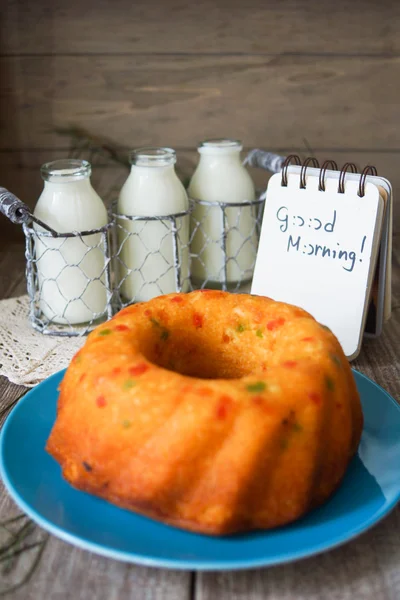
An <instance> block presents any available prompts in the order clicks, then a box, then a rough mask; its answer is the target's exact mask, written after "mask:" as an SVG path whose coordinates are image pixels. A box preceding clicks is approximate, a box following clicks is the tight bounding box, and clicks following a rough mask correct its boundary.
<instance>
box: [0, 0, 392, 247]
mask: <svg viewBox="0 0 400 600" xmlns="http://www.w3.org/2000/svg"><path fill="white" fill-rule="evenodd" d="M1 6H2V16H1V25H0V75H1V76H0V185H5V186H6V187H9V188H10V189H11V190H12V191H14V192H15V193H16V194H17V195H19V196H20V197H21V198H22V199H23V200H25V201H26V202H27V203H28V204H30V205H31V206H33V205H34V203H35V200H36V198H37V196H38V194H39V193H40V189H41V180H40V177H39V171H38V167H39V166H40V164H41V163H42V162H45V161H47V160H53V159H55V158H58V157H61V156H65V155H66V154H67V153H68V149H69V145H70V144H69V139H68V137H66V136H65V135H61V134H60V133H59V132H58V129H59V128H65V127H71V126H78V127H83V128H85V129H86V130H88V131H89V132H90V133H91V134H93V135H100V134H101V135H104V136H106V137H107V138H108V139H110V140H112V141H113V142H114V143H116V144H117V145H118V146H120V147H122V148H125V149H127V148H131V147H137V146H141V145H168V146H172V147H174V148H176V149H177V151H178V157H179V162H180V166H181V171H182V172H184V174H185V176H188V175H190V173H191V170H192V168H193V165H194V164H195V162H196V152H195V150H194V148H195V146H196V144H197V142H198V141H199V140H201V139H203V138H205V137H216V136H230V137H236V138H240V139H242V140H243V142H244V144H245V146H246V147H247V148H254V147H263V148H266V149H270V150H275V151H277V152H281V153H283V154H287V153H289V152H290V151H297V152H300V153H302V155H303V156H305V155H307V154H309V152H308V150H307V147H311V148H312V149H313V151H314V153H315V154H316V155H317V157H318V158H319V159H321V160H322V159H325V158H334V159H335V160H337V162H338V163H339V164H340V165H341V164H343V163H344V162H345V161H346V160H352V161H354V162H356V163H357V164H358V165H360V166H364V165H365V164H375V165H376V166H377V167H378V170H379V172H380V173H381V174H382V175H384V176H387V177H388V178H389V179H391V181H392V182H393V184H394V186H395V189H396V187H397V184H400V170H399V167H398V165H399V158H400V130H399V122H400V110H399V108H400V106H399V97H400V94H399V92H400V84H399V81H400V36H399V35H398V32H399V26H400V3H399V2H397V1H396V0H392V1H386V0H381V1H380V2H376V1H375V0H371V1H367V0H337V1H336V2H332V1H331V0H319V1H318V0H285V2H282V1H281V0H247V1H246V2H243V1H241V2H238V1H237V0H200V1H198V2H188V1H187V0H153V1H150V2H149V1H148V0H137V1H134V0H116V1H114V2H110V1H109V0H85V2H82V1H80V0H71V1H70V2H65V1H64V0H36V1H35V2H31V1H29V0H3V2H2V4H1ZM105 177H106V179H107V178H110V179H111V178H114V179H115V178H116V177H117V173H114V171H113V169H111V170H110V169H109V170H107V172H106V175H105ZM257 181H258V183H259V184H262V185H263V184H265V182H266V177H265V175H264V174H263V173H261V174H260V173H258V174H257ZM5 226H6V222H5V220H4V219H3V218H1V221H0V227H1V228H2V231H4V229H5ZM17 229H18V228H15V227H14V228H13V229H12V232H13V233H12V235H16V234H17ZM18 231H19V230H18Z"/></svg>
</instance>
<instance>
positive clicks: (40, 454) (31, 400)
mask: <svg viewBox="0 0 400 600" xmlns="http://www.w3.org/2000/svg"><path fill="white" fill-rule="evenodd" d="M354 375H355V378H356V381H357V386H358V389H359V391H360V394H361V399H362V405H363V409H364V416H365V427H364V432H363V436H362V440H361V445H360V449H359V452H358V454H357V456H356V457H355V458H354V459H353V461H352V463H351V465H350V467H349V469H348V471H347V474H346V476H345V479H344V481H343V483H342V485H341V487H340V489H339V490H338V491H337V493H336V494H335V495H334V496H333V498H332V499H331V500H330V501H329V502H328V503H327V504H325V505H324V506H323V507H321V508H319V509H317V510H314V511H313V512H312V513H310V514H309V515H308V516H307V517H305V518H303V519H301V520H300V521H298V522H296V523H294V524H292V525H290V526H287V527H282V528H280V529H276V530H274V531H269V532H268V531H267V532H257V533H249V534H246V535H235V536H230V537H218V538H215V537H208V536H204V535H197V534H193V533H188V532H186V531H181V530H179V529H176V528H174V527H169V526H166V525H162V524H160V523H157V522H156V521H153V520H152V519H148V518H146V517H142V516H139V515H135V514H134V513H131V512H129V511H126V510H122V509H120V508H117V507H115V506H113V505H112V504H108V503H107V502H105V501H104V500H101V499H99V498H96V497H95V496H90V495H89V494H86V493H84V492H79V491H77V490H75V489H73V488H72V487H70V486H69V485H68V484H67V483H66V482H65V481H64V480H63V478H62V476H61V471H60V467H59V465H58V464H57V463H56V462H55V461H54V460H53V459H52V458H51V457H50V456H49V455H48V454H47V453H46V452H45V450H44V446H45V443H46V440H47V437H48V435H49V433H50V429H51V427H52V425H53V423H54V420H55V416H56V402H57V396H58V393H57V386H58V384H59V382H60V381H61V379H62V376H63V372H60V373H57V374H55V375H53V376H52V377H50V378H49V379H47V380H46V381H44V382H43V383H41V384H40V385H38V386H37V387H36V388H35V389H33V390H31V391H30V392H28V393H27V394H26V396H24V397H23V398H22V399H21V400H20V401H19V402H18V404H17V405H16V407H15V408H14V410H13V411H12V412H11V414H10V416H9V417H8V419H7V421H6V423H5V425H4V427H3V429H2V432H1V438H0V452H1V454H0V472H1V475H2V478H3V480H4V483H5V485H6V487H7V489H8V491H9V493H10V494H11V496H12V497H13V498H14V500H15V502H16V503H17V504H18V505H19V506H20V508H21V509H22V510H23V511H24V512H25V513H27V514H28V515H29V516H30V517H31V518H32V519H33V520H34V521H36V522H37V523H38V524H39V525H40V526H41V527H43V528H44V529H47V530H48V531H50V532H51V533H53V534H54V535H56V536H58V537H59V538H61V539H62V540H64V541H66V542H70V543H71V544H75V545H76V546H79V547H81V548H84V549H86V550H90V551H92V552H96V553H98V554H103V555H104V556H108V557H111V558H114V559H118V560H124V561H129V562H135V563H141V564H144V565H150V566H157V567H169V568H177V569H200V570H223V569H245V568H246V569H247V568H252V567H261V566H267V565H275V564H278V563H283V562H289V561H293V560H296V559H299V558H304V557H306V556H310V555H312V554H317V553H319V552H323V551H325V550H328V549H329V548H333V547H334V546H338V545H339V544H343V543H344V542H347V541H348V540H350V539H352V538H354V537H355V536H357V535H359V534H360V533H362V532H363V531H366V530H367V529H368V528H369V527H371V526H372V525H374V524H375V523H377V521H379V520H380V519H382V517H384V516H385V515H387V514H388V512H389V511H390V510H391V509H392V508H393V507H394V506H395V504H396V503H397V501H398V500H399V498H400V408H399V406H398V405H397V403H396V402H395V401H394V400H393V398H391V397H390V396H389V395H388V394H387V393H386V392H385V391H384V390H383V389H382V388H381V387H379V386H378V385H376V384H375V383H373V382H372V381H371V380H370V379H368V378H367V377H365V376H364V375H361V374H360V373H357V372H354Z"/></svg>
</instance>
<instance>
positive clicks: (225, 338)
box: [222, 333, 231, 344]
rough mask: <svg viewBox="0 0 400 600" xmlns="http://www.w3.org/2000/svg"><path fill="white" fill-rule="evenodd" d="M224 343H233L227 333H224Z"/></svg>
mask: <svg viewBox="0 0 400 600" xmlns="http://www.w3.org/2000/svg"><path fill="white" fill-rule="evenodd" d="M222 341H223V342H224V343H225V344H227V343H228V342H230V341H231V338H230V337H229V335H226V333H224V335H223V336H222Z"/></svg>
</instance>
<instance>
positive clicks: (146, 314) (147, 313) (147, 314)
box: [144, 308, 151, 317]
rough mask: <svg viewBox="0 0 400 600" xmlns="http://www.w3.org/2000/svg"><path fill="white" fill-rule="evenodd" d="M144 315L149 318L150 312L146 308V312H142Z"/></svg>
mask: <svg viewBox="0 0 400 600" xmlns="http://www.w3.org/2000/svg"><path fill="white" fill-rule="evenodd" d="M144 314H145V316H146V317H151V310H149V309H148V308H146V310H145V311H144Z"/></svg>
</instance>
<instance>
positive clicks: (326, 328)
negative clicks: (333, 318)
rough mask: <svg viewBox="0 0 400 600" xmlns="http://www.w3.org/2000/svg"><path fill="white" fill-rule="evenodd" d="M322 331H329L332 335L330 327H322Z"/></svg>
mask: <svg viewBox="0 0 400 600" xmlns="http://www.w3.org/2000/svg"><path fill="white" fill-rule="evenodd" d="M321 327H322V329H325V331H329V333H332V331H331V330H330V329H329V327H328V325H321Z"/></svg>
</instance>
